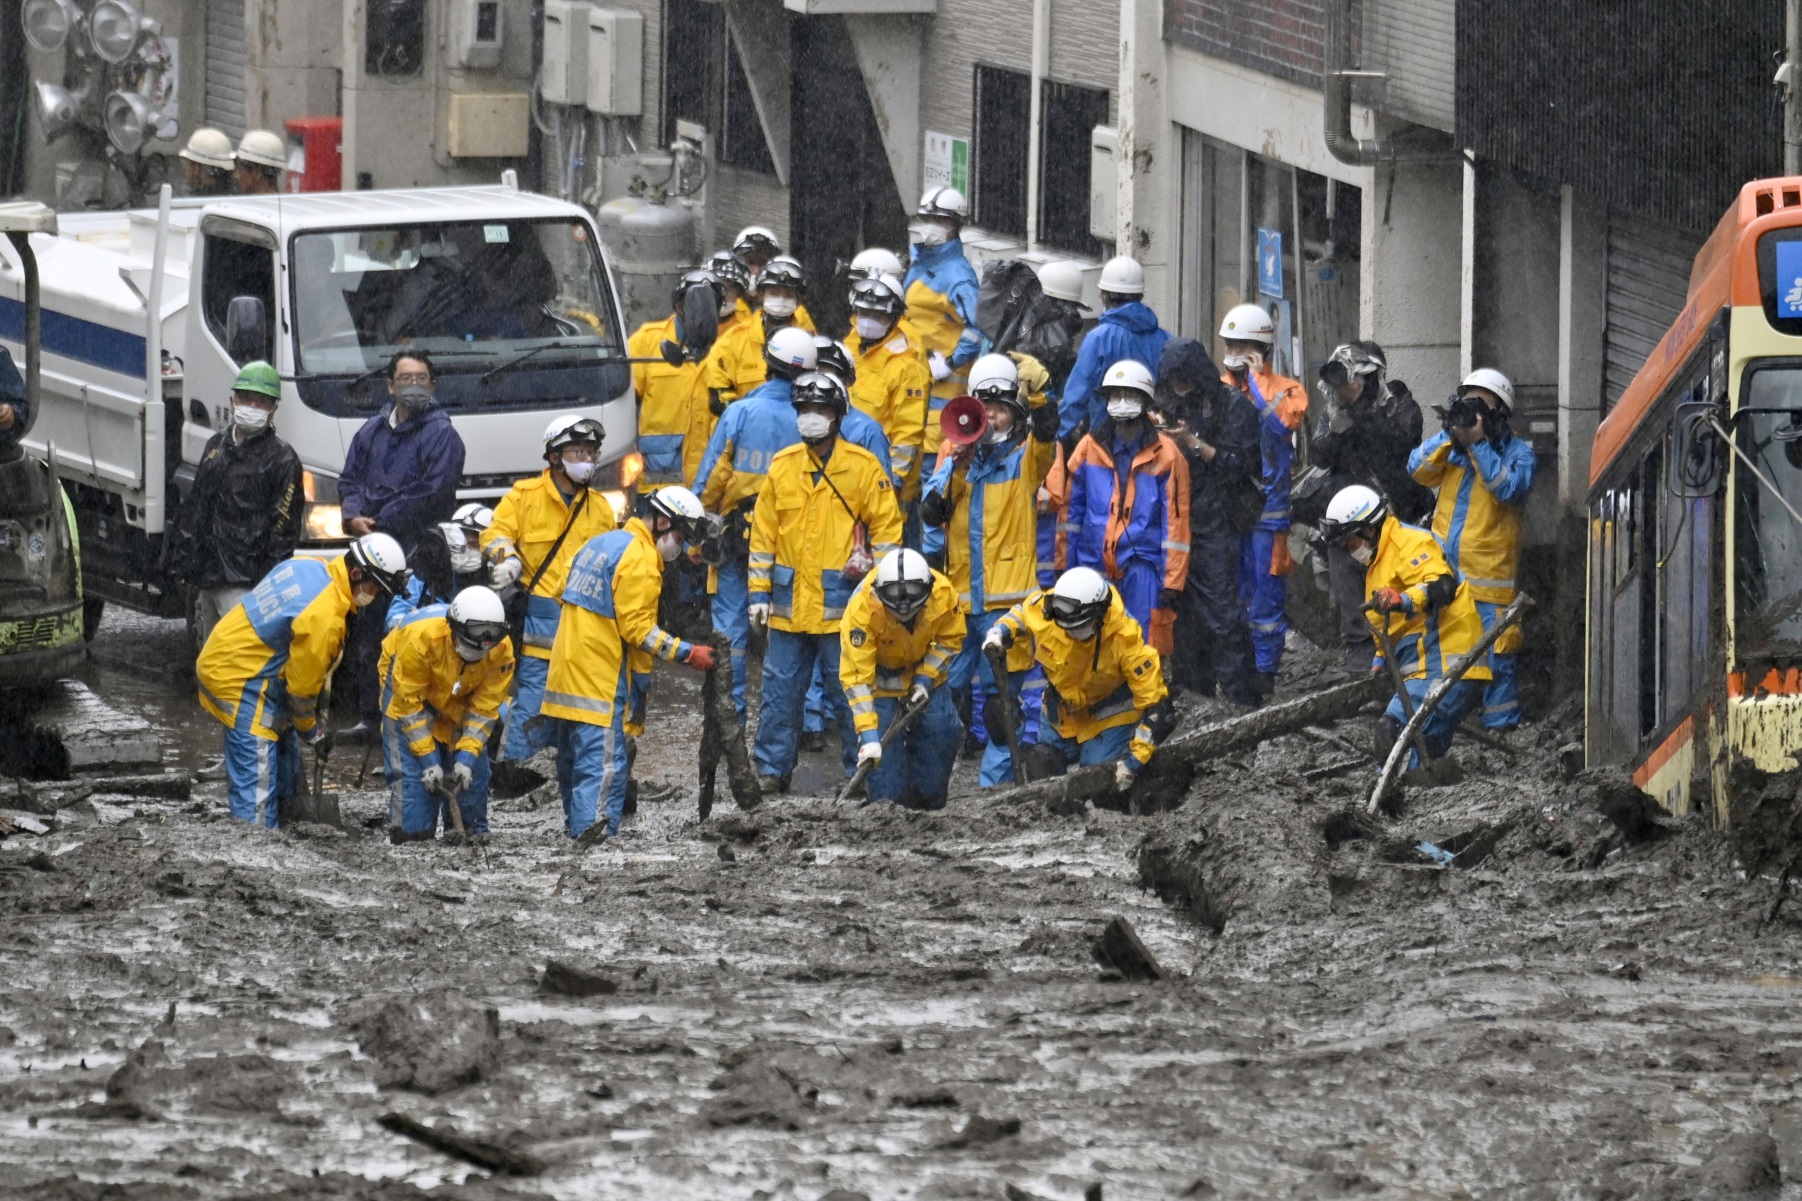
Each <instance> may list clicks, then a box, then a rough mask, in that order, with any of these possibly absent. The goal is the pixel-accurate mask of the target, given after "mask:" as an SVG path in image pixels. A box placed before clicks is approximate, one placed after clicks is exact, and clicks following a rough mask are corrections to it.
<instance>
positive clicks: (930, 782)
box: [865, 685, 964, 809]
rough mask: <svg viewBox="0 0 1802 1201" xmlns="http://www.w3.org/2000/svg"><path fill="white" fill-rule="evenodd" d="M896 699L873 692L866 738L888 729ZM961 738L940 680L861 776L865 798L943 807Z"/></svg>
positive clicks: (952, 706) (954, 708)
mask: <svg viewBox="0 0 1802 1201" xmlns="http://www.w3.org/2000/svg"><path fill="white" fill-rule="evenodd" d="M901 704H902V702H901V700H900V699H899V698H896V697H890V696H879V697H877V698H876V723H877V725H876V729H875V730H874V731H872V732H871V734H870V735H869V737H870V739H871V740H872V741H873V740H874V739H875V738H877V737H880V736H881V735H882V734H885V733H887V732H888V728H889V726H890V725H892V724H893V723H894V720H895V715H896V714H897V713H898V712H900V709H901ZM963 741H964V727H963V723H962V722H960V721H958V720H957V706H956V705H955V704H953V703H952V701H951V690H950V689H949V688H946V687H944V686H943V685H941V686H940V687H938V688H935V689H933V691H932V699H931V700H929V701H927V702H926V711H925V712H924V713H922V714H920V716H918V717H916V718H915V719H914V723H913V725H911V726H909V727H908V728H907V733H905V734H903V735H902V736H901V737H900V738H899V739H898V740H896V741H895V742H891V743H889V745H888V746H887V747H886V748H885V749H884V750H883V752H882V762H881V763H879V764H877V765H876V767H875V769H874V770H872V771H871V772H870V775H869V779H868V780H867V781H866V782H865V786H866V787H867V788H868V790H869V795H870V799H871V800H872V801H894V802H897V803H899V804H903V805H911V806H915V807H917V808H921V809H943V808H944V807H945V794H946V792H948V791H949V790H950V787H951V769H952V768H953V767H955V766H956V765H957V752H958V748H959V747H960V746H962V745H963Z"/></svg>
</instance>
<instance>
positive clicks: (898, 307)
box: [850, 275, 907, 317]
mask: <svg viewBox="0 0 1802 1201" xmlns="http://www.w3.org/2000/svg"><path fill="white" fill-rule="evenodd" d="M850 301H851V307H852V308H853V309H862V310H864V311H865V312H870V313H881V314H883V315H884V316H887V317H899V316H900V315H901V314H902V313H905V312H906V311H907V294H906V293H905V292H903V291H902V290H901V281H900V280H899V279H898V278H896V277H895V276H893V275H865V276H858V277H856V278H853V279H852V280H851V294H850Z"/></svg>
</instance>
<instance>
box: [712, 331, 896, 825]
mask: <svg viewBox="0 0 1802 1201" xmlns="http://www.w3.org/2000/svg"><path fill="white" fill-rule="evenodd" d="M809 349H810V350H811V349H812V344H811V342H810V343H809ZM793 396H794V407H795V424H796V430H797V431H798V433H799V434H800V438H801V440H800V443H799V444H798V445H795V446H791V447H789V448H788V449H787V450H784V451H781V452H779V453H778V454H777V455H776V457H775V458H774V459H772V460H770V464H769V475H768V476H766V477H765V478H764V481H763V488H762V490H761V491H760V492H759V493H758V494H757V504H756V507H755V509H754V511H753V514H752V519H751V547H750V558H749V560H748V566H749V587H750V608H749V611H748V616H749V618H750V623H751V625H752V626H753V627H757V628H761V627H766V626H767V627H768V630H769V649H768V651H767V652H766V653H765V655H764V660H763V712H762V714H761V715H760V717H759V720H758V723H757V742H756V747H755V749H754V751H753V758H754V759H755V760H756V763H757V775H758V777H759V778H760V780H761V781H762V783H763V787H764V791H765V792H766V793H770V792H781V791H784V790H785V789H787V787H788V781H789V777H790V775H791V774H792V773H793V771H794V767H795V757H796V755H797V753H798V749H799V741H800V733H801V724H802V711H803V709H804V707H805V704H806V699H807V688H808V684H809V683H810V682H811V680H812V677H813V669H814V661H815V660H816V659H820V658H823V659H824V660H825V663H824V672H823V674H824V677H825V679H824V684H825V689H826V702H827V705H828V706H829V707H830V709H831V711H832V713H833V715H834V716H835V717H836V718H837V720H838V723H839V738H840V741H841V744H842V750H843V756H844V767H845V775H847V776H849V775H851V774H852V772H853V771H854V770H855V767H856V755H857V741H856V738H855V736H854V735H853V733H852V729H851V716H850V713H849V712H848V711H847V709H846V706H845V694H844V689H843V688H842V687H841V686H840V684H839V664H838V651H839V637H838V635H839V624H840V620H841V618H843V616H844V612H845V605H846V603H847V602H848V601H849V600H850V599H851V592H852V590H853V589H854V588H855V587H856V586H857V584H858V583H859V581H861V580H862V579H863V577H864V576H865V575H867V574H868V573H869V571H870V569H871V568H872V567H874V566H875V559H877V558H880V557H881V556H883V555H885V554H887V553H888V552H889V551H891V550H897V549H899V548H900V545H901V510H900V509H899V508H898V507H897V506H896V504H895V488H894V485H893V484H892V483H891V482H890V480H889V474H888V471H887V470H886V469H885V468H884V467H883V465H882V461H881V460H880V459H878V458H877V457H876V456H875V455H873V454H871V453H870V452H869V451H867V450H865V449H864V448H863V447H861V446H859V445H857V444H856V443H855V442H851V441H849V440H847V439H845V438H842V437H840V436H839V428H840V425H841V423H842V422H843V421H844V418H845V413H846V412H847V411H848V410H849V408H850V399H849V397H848V396H847V395H846V393H845V386H844V385H843V384H841V383H839V382H838V380H836V379H834V378H833V377H831V376H829V375H827V374H825V373H823V372H818V371H813V372H808V373H807V374H805V375H802V376H801V377H800V378H799V379H797V380H796V381H795V384H794V390H793ZM721 428H722V429H723V428H725V427H724V423H722V425H721Z"/></svg>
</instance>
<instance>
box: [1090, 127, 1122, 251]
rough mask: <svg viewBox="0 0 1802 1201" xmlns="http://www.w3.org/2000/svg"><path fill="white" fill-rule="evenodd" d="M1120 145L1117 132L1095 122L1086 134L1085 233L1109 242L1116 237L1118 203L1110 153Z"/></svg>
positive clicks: (1112, 160)
mask: <svg viewBox="0 0 1802 1201" xmlns="http://www.w3.org/2000/svg"><path fill="white" fill-rule="evenodd" d="M1119 146H1120V131H1119V130H1117V129H1114V128H1113V127H1111V126H1107V125H1097V126H1096V127H1095V132H1094V133H1092V134H1090V135H1089V236H1090V237H1091V238H1097V239H1099V240H1101V241H1103V242H1112V241H1113V240H1114V239H1115V238H1116V237H1118V236H1119V231H1118V230H1117V229H1115V227H1114V215H1115V214H1116V213H1118V212H1119V211H1120V210H1119V203H1120V178H1119V176H1118V175H1117V174H1115V171H1114V153H1115V151H1117V150H1118V149H1119Z"/></svg>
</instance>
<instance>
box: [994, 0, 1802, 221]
mask: <svg viewBox="0 0 1802 1201" xmlns="http://www.w3.org/2000/svg"><path fill="white" fill-rule="evenodd" d="M1792 2H1793V3H1802V0H1792ZM1050 67H1051V0H1032V84H1031V86H1032V96H1031V99H1030V100H1029V101H1028V106H1027V110H1026V114H1027V115H1026V250H1027V253H1029V254H1030V253H1031V252H1032V251H1034V250H1037V249H1038V248H1039V135H1040V124H1041V122H1042V121H1043V119H1044V114H1043V110H1044V101H1043V97H1041V96H1040V95H1039V93H1040V92H1042V91H1043V90H1044V86H1045V75H1046V73H1047V72H1048V71H1049V70H1050Z"/></svg>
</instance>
